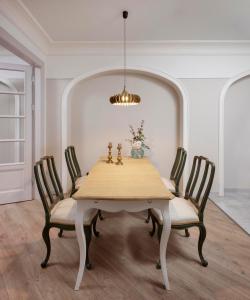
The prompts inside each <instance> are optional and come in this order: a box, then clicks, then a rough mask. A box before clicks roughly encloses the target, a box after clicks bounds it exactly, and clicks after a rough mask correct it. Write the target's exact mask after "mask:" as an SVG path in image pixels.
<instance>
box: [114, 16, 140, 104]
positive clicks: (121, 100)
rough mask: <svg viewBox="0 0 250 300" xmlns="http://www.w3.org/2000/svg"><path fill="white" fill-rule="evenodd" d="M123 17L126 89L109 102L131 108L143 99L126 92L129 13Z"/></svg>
mask: <svg viewBox="0 0 250 300" xmlns="http://www.w3.org/2000/svg"><path fill="white" fill-rule="evenodd" d="M122 16H123V20H124V27H123V55H124V68H123V77H124V88H123V91H122V92H121V93H120V94H116V95H114V96H112V97H110V99H109V101H110V103H111V104H113V105H121V106H131V105H137V104H139V103H140V102H141V98H140V96H138V95H136V94H130V93H129V92H127V91H126V79H127V72H126V19H127V17H128V12H127V11H123V13H122Z"/></svg>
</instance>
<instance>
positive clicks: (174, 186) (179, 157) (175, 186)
mask: <svg viewBox="0 0 250 300" xmlns="http://www.w3.org/2000/svg"><path fill="white" fill-rule="evenodd" d="M186 158H187V151H186V150H185V149H184V148H182V147H178V148H177V151H176V156H175V160H174V164H173V167H172V170H171V173H170V178H169V179H168V178H166V177H161V180H162V181H163V183H164V185H165V186H166V188H167V189H168V190H170V192H171V193H173V194H174V195H175V196H176V197H179V196H180V194H181V193H180V180H181V177H182V174H183V171H184V167H185V163H186ZM149 221H150V210H148V216H147V219H146V223H149ZM153 226H154V223H153Z"/></svg>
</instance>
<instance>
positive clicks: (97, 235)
mask: <svg viewBox="0 0 250 300" xmlns="http://www.w3.org/2000/svg"><path fill="white" fill-rule="evenodd" d="M97 218H98V214H97V215H96V217H95V218H94V220H93V225H92V226H93V232H94V235H95V236H96V237H99V236H100V232H99V231H97V230H96V222H97Z"/></svg>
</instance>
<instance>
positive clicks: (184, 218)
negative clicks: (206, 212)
mask: <svg viewBox="0 0 250 300" xmlns="http://www.w3.org/2000/svg"><path fill="white" fill-rule="evenodd" d="M169 207H170V216H171V224H172V225H181V224H191V223H199V217H198V214H197V209H196V207H195V206H194V205H193V204H192V202H191V201H190V200H186V199H183V198H178V197H175V198H174V199H173V200H171V201H170V205H169ZM151 212H152V214H153V215H154V217H155V218H156V219H157V221H158V222H159V224H162V223H163V218H162V213H161V211H160V210H159V209H155V208H153V209H152V210H151Z"/></svg>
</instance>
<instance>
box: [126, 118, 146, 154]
mask: <svg viewBox="0 0 250 300" xmlns="http://www.w3.org/2000/svg"><path fill="white" fill-rule="evenodd" d="M143 128H144V120H142V121H141V125H140V127H139V128H137V131H135V130H134V128H133V126H132V125H129V131H130V133H131V134H132V139H129V140H128V141H129V142H130V144H131V145H132V151H131V155H132V157H134V158H141V157H143V155H144V150H143V149H150V148H149V146H147V145H146V144H145V139H146V137H145V135H144V133H143ZM137 156H138V157H137Z"/></svg>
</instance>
